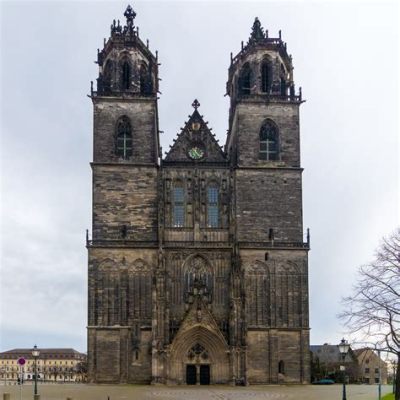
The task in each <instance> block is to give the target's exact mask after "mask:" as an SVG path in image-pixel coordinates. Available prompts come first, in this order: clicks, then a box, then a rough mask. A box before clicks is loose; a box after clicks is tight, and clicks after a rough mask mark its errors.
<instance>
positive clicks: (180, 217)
mask: <svg viewBox="0 0 400 400" xmlns="http://www.w3.org/2000/svg"><path fill="white" fill-rule="evenodd" d="M173 205H174V206H173V226H174V227H177V228H178V227H183V226H185V189H184V187H183V184H177V185H175V187H174V191H173Z"/></svg>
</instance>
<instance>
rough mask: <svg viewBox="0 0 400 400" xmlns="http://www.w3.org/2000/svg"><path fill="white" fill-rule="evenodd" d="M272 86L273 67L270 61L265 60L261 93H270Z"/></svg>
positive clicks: (262, 67)
mask: <svg viewBox="0 0 400 400" xmlns="http://www.w3.org/2000/svg"><path fill="white" fill-rule="evenodd" d="M271 86H272V65H271V62H270V61H268V60H264V61H263V62H262V64H261V91H262V92H263V93H270V92H271Z"/></svg>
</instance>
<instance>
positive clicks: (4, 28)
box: [0, 0, 400, 351]
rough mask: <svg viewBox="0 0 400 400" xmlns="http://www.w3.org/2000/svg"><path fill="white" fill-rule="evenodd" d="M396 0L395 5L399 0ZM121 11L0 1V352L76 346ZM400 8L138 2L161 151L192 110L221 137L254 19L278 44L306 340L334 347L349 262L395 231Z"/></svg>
mask: <svg viewBox="0 0 400 400" xmlns="http://www.w3.org/2000/svg"><path fill="white" fill-rule="evenodd" d="M396 3H397V4H396ZM127 4H128V3H127V2H119V1H112V2H83V1H69V2H61V1H60V2H58V1H52V2H26V1H25V2H19V1H12V2H1V3H0V24H1V28H0V29H1V39H0V41H1V54H0V55H1V62H0V68H1V75H0V76H1V78H0V84H1V87H0V89H1V95H0V113H1V115H0V117H1V139H0V140H1V142H0V152H1V153H0V156H1V172H0V179H1V182H0V184H1V197H0V208H1V220H0V223H1V227H0V257H1V258H0V262H1V264H0V265H1V271H0V318H1V320H0V325H1V336H0V351H4V350H7V349H11V348H16V347H32V346H33V345H34V344H37V345H38V346H39V347H73V348H75V349H77V350H80V351H86V318H87V250H86V248H85V230H86V229H88V228H90V226H91V171H90V167H89V162H90V161H91V157H92V122H93V117H92V104H91V101H90V99H89V98H88V97H87V94H88V93H89V91H90V81H91V80H93V81H95V79H96V77H97V65H96V64H95V63H94V60H95V59H96V55H97V48H101V47H102V45H103V38H108V37H109V33H110V32H109V29H110V28H109V27H110V24H111V23H112V20H113V19H114V18H115V19H118V18H119V19H121V20H124V18H123V12H124V10H125V8H126V6H127ZM398 4H399V3H398V2H396V1H382V0H379V1H364V2H361V1H358V2H352V1H330V2H322V1H319V2H317V1H292V2H285V1H279V2H278V1H275V2H273V1H260V2H243V1H242V2H239V1H238V2H236V1H235V2H217V1H209V2H206V1H197V2H192V1H185V2H183V1H181V2H172V1H158V2H153V1H145V2H144V1H142V2H139V1H135V2H134V3H132V6H133V8H134V10H135V11H136V13H137V16H136V19H135V24H136V25H137V26H139V28H140V37H141V38H142V40H143V41H145V39H146V38H148V39H149V41H150V49H151V50H152V51H153V52H155V50H158V54H159V60H160V62H161V64H162V65H161V66H160V70H159V73H160V77H161V79H162V81H161V82H160V85H161V86H160V90H161V92H162V94H161V95H160V100H159V118H160V129H161V130H162V131H164V133H163V134H162V136H161V141H162V147H163V149H164V151H165V150H167V149H168V148H169V144H172V140H173V138H174V137H175V136H176V134H177V133H178V132H179V130H180V127H182V126H183V124H184V121H186V120H187V117H188V114H191V112H192V107H191V103H192V101H193V99H194V98H197V99H198V100H199V101H200V103H201V107H200V110H199V111H201V114H203V115H204V118H205V120H207V121H209V126H211V127H212V128H213V133H215V134H216V135H217V137H218V139H219V140H220V143H224V142H225V137H226V131H227V129H228V107H229V98H228V97H227V96H226V97H224V94H225V84H226V81H227V69H228V67H229V61H230V52H233V54H234V55H235V54H236V53H237V52H239V50H240V43H241V41H242V40H243V41H245V42H246V41H247V40H248V38H249V35H250V31H251V26H252V24H253V21H254V18H255V17H256V16H257V17H258V18H259V19H260V21H261V23H262V25H263V26H264V28H265V29H268V31H269V36H270V37H277V36H278V31H279V30H280V29H281V30H282V38H283V40H284V41H286V42H287V46H288V52H289V53H290V54H292V56H293V63H294V67H295V70H294V80H295V83H296V87H299V86H301V87H302V89H303V97H304V98H305V99H306V102H305V103H304V104H303V105H302V106H301V156H302V167H303V168H304V173H303V205H304V229H306V228H307V227H309V228H310V231H311V251H310V253H309V284H310V325H311V343H312V344H322V343H332V344H336V343H338V342H339V341H340V339H341V338H342V336H343V335H345V332H344V327H343V326H342V324H341V322H340V321H339V320H338V318H337V314H338V313H339V312H340V311H341V307H342V305H341V302H340V300H341V298H342V297H343V296H345V295H347V294H349V293H351V286H352V283H354V280H355V279H356V276H357V275H356V274H357V268H358V267H359V266H360V265H361V264H364V263H366V262H368V261H370V260H371V259H372V257H373V254H374V249H375V248H376V247H377V246H378V245H379V242H380V240H381V238H382V237H383V236H385V235H388V234H390V233H391V232H393V230H394V229H395V228H396V227H397V226H398V225H399V217H400V209H399V205H400V193H399V189H400V187H399V177H400V170H399V167H400V166H399V159H400V158H399V154H400V148H399V93H400V90H399V89H400V85H399V70H400V68H399V26H400V23H399V22H400V21H399V11H400V10H399V5H398Z"/></svg>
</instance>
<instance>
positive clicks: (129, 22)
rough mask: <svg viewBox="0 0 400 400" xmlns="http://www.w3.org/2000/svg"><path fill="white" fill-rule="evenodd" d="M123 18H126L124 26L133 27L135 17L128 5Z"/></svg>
mask: <svg viewBox="0 0 400 400" xmlns="http://www.w3.org/2000/svg"><path fill="white" fill-rule="evenodd" d="M124 17H125V18H126V24H127V25H128V27H133V20H134V18H135V17H136V13H135V11H133V8H132V7H131V5H128V7H126V10H125V12H124Z"/></svg>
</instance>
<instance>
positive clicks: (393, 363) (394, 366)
mask: <svg viewBox="0 0 400 400" xmlns="http://www.w3.org/2000/svg"><path fill="white" fill-rule="evenodd" d="M392 368H393V382H392V383H393V389H392V392H393V394H394V393H396V360H392Z"/></svg>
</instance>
